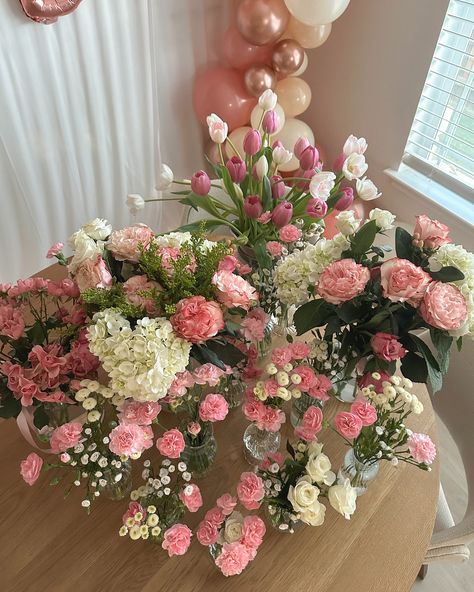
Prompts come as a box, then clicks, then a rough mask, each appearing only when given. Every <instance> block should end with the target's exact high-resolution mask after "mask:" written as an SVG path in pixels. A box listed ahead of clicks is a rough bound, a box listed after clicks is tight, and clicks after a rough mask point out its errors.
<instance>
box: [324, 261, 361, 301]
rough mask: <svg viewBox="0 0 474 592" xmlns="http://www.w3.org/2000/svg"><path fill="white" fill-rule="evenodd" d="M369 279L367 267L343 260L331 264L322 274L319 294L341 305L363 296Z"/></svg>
mask: <svg viewBox="0 0 474 592" xmlns="http://www.w3.org/2000/svg"><path fill="white" fill-rule="evenodd" d="M369 279H370V272H369V270H368V268H367V267H364V266H363V265H360V264H359V263H356V262H355V261H354V260H353V259H341V260H340V261H334V262H333V263H330V264H329V265H328V266H327V267H326V269H324V271H323V272H322V273H321V275H320V276H319V281H318V285H317V292H318V294H319V295H320V296H321V297H322V298H324V300H326V301H327V302H330V303H332V304H341V302H346V301H347V300H352V298H355V297H356V296H358V295H359V294H362V292H363V291H364V289H365V286H366V284H367V282H368V281H369Z"/></svg>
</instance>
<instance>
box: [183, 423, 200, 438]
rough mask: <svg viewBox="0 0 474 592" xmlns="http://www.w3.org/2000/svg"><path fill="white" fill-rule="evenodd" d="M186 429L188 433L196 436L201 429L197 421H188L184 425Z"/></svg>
mask: <svg viewBox="0 0 474 592" xmlns="http://www.w3.org/2000/svg"><path fill="white" fill-rule="evenodd" d="M186 430H187V432H188V434H191V436H197V435H198V434H199V432H200V431H201V424H199V423H198V422H197V421H190V422H189V423H188V425H187V426H186Z"/></svg>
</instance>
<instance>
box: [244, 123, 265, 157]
mask: <svg viewBox="0 0 474 592" xmlns="http://www.w3.org/2000/svg"><path fill="white" fill-rule="evenodd" d="M243 145H244V152H245V154H247V155H248V156H253V155H254V154H257V152H258V151H259V150H260V148H261V146H262V137H261V136H260V132H259V131H258V130H256V129H251V130H249V131H248V132H247V133H246V134H245V138H244V143H243Z"/></svg>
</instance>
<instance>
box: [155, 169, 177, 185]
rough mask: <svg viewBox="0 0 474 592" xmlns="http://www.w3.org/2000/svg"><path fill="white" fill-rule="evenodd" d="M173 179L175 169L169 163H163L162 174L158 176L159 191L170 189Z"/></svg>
mask: <svg viewBox="0 0 474 592" xmlns="http://www.w3.org/2000/svg"><path fill="white" fill-rule="evenodd" d="M173 181H174V175H173V171H172V170H171V169H170V167H169V166H168V165H167V164H165V163H161V167H160V174H159V175H158V178H157V180H156V188H157V189H158V191H164V190H165V189H168V187H169V186H170V185H171V183H172V182H173Z"/></svg>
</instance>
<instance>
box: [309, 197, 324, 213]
mask: <svg viewBox="0 0 474 592" xmlns="http://www.w3.org/2000/svg"><path fill="white" fill-rule="evenodd" d="M327 211H328V205H327V203H326V202H325V201H323V200H322V199H320V198H319V197H312V198H311V199H310V200H309V201H308V203H307V204H306V214H307V215H308V216H310V218H324V216H325V215H326V213H327Z"/></svg>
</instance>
